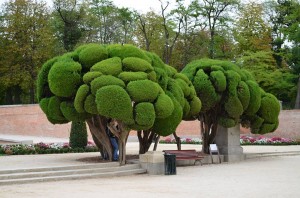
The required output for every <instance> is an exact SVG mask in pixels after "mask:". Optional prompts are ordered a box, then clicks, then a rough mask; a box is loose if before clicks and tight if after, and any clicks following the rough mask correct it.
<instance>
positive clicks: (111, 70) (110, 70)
mask: <svg viewBox="0 0 300 198" xmlns="http://www.w3.org/2000/svg"><path fill="white" fill-rule="evenodd" d="M91 71H99V72H101V73H103V74H106V75H113V76H118V74H120V73H121V72H122V61H121V59H120V58H119V57H113V58H109V59H106V60H103V61H101V62H98V63H96V64H95V65H94V66H93V67H92V68H91Z"/></svg>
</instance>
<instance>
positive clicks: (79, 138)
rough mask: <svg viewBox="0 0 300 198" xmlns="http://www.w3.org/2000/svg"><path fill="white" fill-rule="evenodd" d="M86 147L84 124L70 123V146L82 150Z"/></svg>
mask: <svg viewBox="0 0 300 198" xmlns="http://www.w3.org/2000/svg"><path fill="white" fill-rule="evenodd" d="M86 145H87V130H86V124H85V122H82V121H81V122H72V124H71V133H70V146H71V147H72V148H84V147H86Z"/></svg>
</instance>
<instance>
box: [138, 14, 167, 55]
mask: <svg viewBox="0 0 300 198" xmlns="http://www.w3.org/2000/svg"><path fill="white" fill-rule="evenodd" d="M137 20H138V22H137V30H136V31H135V32H136V38H137V43H138V45H140V46H141V47H142V48H143V49H145V50H146V51H152V52H155V53H156V54H162V52H161V51H158V50H159V48H156V47H151V46H152V45H155V43H158V44H161V42H162V41H161V34H163V29H162V27H161V24H162V18H161V17H160V16H159V15H158V14H156V13H155V12H153V11H150V12H147V13H146V14H138V16H137Z"/></svg>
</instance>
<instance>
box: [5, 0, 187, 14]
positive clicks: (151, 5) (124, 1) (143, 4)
mask: <svg viewBox="0 0 300 198" xmlns="http://www.w3.org/2000/svg"><path fill="white" fill-rule="evenodd" d="M7 1H8V0H0V5H2V4H3V3H4V2H7ZM44 1H46V2H48V4H49V5H50V6H52V0H44ZM185 1H186V2H187V3H189V2H190V1H191V0H185ZM112 2H113V3H114V4H115V5H116V6H118V7H128V8H133V9H135V10H137V11H138V12H141V13H146V12H148V11H150V10H151V9H153V10H155V11H156V12H159V11H160V2H159V0H112ZM170 2H175V0H170Z"/></svg>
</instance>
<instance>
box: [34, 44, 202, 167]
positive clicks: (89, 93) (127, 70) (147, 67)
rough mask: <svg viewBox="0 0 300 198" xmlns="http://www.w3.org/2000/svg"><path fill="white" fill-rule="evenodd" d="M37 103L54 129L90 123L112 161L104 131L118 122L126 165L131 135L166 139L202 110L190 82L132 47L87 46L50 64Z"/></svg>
mask: <svg viewBox="0 0 300 198" xmlns="http://www.w3.org/2000/svg"><path fill="white" fill-rule="evenodd" d="M38 99H39V102H40V106H41V109H42V110H43V111H44V113H45V114H46V115H47V118H48V120H49V121H50V122H52V123H56V124H61V123H66V122H69V121H73V122H75V121H84V120H85V121H86V122H87V123H88V125H89V128H90V131H91V133H92V136H93V138H94V141H95V143H96V145H97V146H98V147H99V149H100V152H101V154H102V156H103V153H104V152H107V153H108V155H109V159H110V160H112V148H111V144H110V142H109V137H108V136H107V134H106V132H105V127H106V126H107V124H108V123H107V119H108V118H113V119H116V120H117V122H118V126H119V129H118V130H117V129H116V128H114V127H113V126H109V127H110V129H111V131H112V132H113V133H114V134H115V135H116V136H117V137H118V139H119V148H120V158H119V161H120V163H121V164H125V160H126V159H125V157H126V141H127V138H128V135H129V132H130V130H131V129H135V130H151V131H153V132H154V133H156V134H158V135H162V136H167V135H169V134H171V133H173V132H174V131H175V129H176V127H177V126H178V124H179V123H180V122H181V120H182V119H183V118H190V117H192V116H193V115H196V114H197V113H198V112H199V110H200V108H201V101H200V100H199V98H198V97H197V96H196V92H195V89H194V87H193V85H192V83H191V82H190V81H189V80H188V79H187V78H186V76H184V75H182V74H178V73H177V71H176V70H175V69H174V68H172V67H170V66H168V65H165V64H164V63H163V62H162V61H161V59H160V58H159V57H158V56H157V55H155V54H152V53H150V52H146V51H142V50H140V49H138V48H136V47H133V46H131V45H98V44H89V45H83V46H80V47H79V48H77V49H76V50H75V51H74V52H71V53H67V54H65V55H63V56H60V57H56V58H53V59H51V60H49V61H48V62H46V63H45V64H44V65H43V67H42V70H41V71H40V74H39V78H38Z"/></svg>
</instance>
